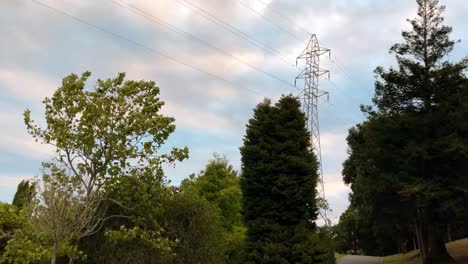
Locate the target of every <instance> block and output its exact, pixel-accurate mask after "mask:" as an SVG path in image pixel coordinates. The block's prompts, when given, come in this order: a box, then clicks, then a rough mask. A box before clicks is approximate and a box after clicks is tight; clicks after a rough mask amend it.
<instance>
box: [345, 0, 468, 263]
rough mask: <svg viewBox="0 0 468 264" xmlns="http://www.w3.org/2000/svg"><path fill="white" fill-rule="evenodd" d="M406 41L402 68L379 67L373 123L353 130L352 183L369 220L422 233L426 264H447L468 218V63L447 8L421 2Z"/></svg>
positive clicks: (397, 50)
mask: <svg viewBox="0 0 468 264" xmlns="http://www.w3.org/2000/svg"><path fill="white" fill-rule="evenodd" d="M417 3H418V17H417V18H416V19H413V20H409V22H410V23H411V25H412V30H411V31H407V32H403V34H402V35H403V38H404V40H405V41H404V42H403V43H401V44H396V45H394V46H393V47H392V48H391V52H392V53H394V54H395V56H396V59H397V63H398V67H397V68H390V69H388V70H385V69H384V68H382V67H379V68H377V69H376V74H377V76H378V80H377V82H376V89H375V90H376V93H375V97H374V100H373V101H374V103H375V105H376V106H377V109H376V110H374V109H372V107H364V108H363V110H364V111H365V112H367V113H368V114H369V118H368V120H367V121H366V122H365V123H363V124H361V125H358V126H357V127H356V128H355V129H353V130H351V131H350V136H349V137H348V144H349V146H350V153H351V156H350V158H349V159H348V160H347V161H346V162H345V164H344V170H343V173H344V180H345V182H347V183H352V189H353V193H354V195H353V201H352V203H353V204H354V205H355V206H357V207H359V209H360V211H361V212H362V213H363V214H365V216H366V217H370V218H373V219H375V220H376V221H379V222H380V223H384V224H385V225H387V226H395V227H397V231H401V232H402V233H404V232H407V230H408V227H411V228H412V229H413V230H414V233H415V235H416V238H417V244H418V245H419V247H420V251H421V256H422V259H423V262H424V263H445V262H446V261H450V256H449V255H448V253H447V250H446V248H445V244H444V239H445V238H446V237H447V233H446V230H447V225H448V224H450V223H451V222H452V221H453V220H454V219H460V217H462V216H461V214H462V213H461V212H463V209H460V208H464V207H466V202H465V201H466V190H467V189H468V175H467V171H468V167H467V162H466V160H467V159H468V151H467V149H468V141H467V137H466V135H467V134H468V127H467V125H466V124H468V104H466V100H467V99H468V89H467V87H468V85H467V83H468V82H467V78H466V75H465V72H466V69H467V68H468V60H467V59H464V60H461V61H459V62H450V61H448V60H447V55H449V54H450V52H451V51H452V50H453V47H454V44H455V42H454V41H452V40H451V39H450V37H449V34H450V33H451V31H452V29H451V28H450V27H447V26H444V25H443V24H442V23H443V21H444V19H443V17H442V13H443V11H444V10H445V7H444V6H440V5H439V3H438V1H437V0H418V1H417Z"/></svg>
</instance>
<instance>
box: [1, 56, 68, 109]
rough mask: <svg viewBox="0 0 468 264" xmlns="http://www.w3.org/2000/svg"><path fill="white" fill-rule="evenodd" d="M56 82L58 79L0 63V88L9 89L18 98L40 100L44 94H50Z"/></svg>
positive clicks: (55, 86)
mask: <svg viewBox="0 0 468 264" xmlns="http://www.w3.org/2000/svg"><path fill="white" fill-rule="evenodd" d="M58 84H59V82H58V80H53V79H50V78H47V77H45V76H44V75H41V74H38V73H35V72H31V71H26V70H23V69H20V68H17V67H9V66H6V65H0V87H1V88H0V89H2V90H6V91H10V92H12V93H13V94H15V95H16V96H18V97H20V98H27V99H29V100H33V101H35V102H40V101H42V100H43V99H44V98H45V97H46V96H51V95H52V93H53V91H54V90H55V89H56V88H57V86H58Z"/></svg>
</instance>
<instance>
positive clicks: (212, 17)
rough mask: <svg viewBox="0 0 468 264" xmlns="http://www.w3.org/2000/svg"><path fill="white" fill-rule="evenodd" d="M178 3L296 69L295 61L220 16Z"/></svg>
mask: <svg viewBox="0 0 468 264" xmlns="http://www.w3.org/2000/svg"><path fill="white" fill-rule="evenodd" d="M177 2H178V3H179V4H180V5H182V6H184V7H186V8H189V9H191V10H192V11H193V12H195V13H197V14H198V15H200V16H202V17H204V18H206V19H208V20H210V21H211V22H213V23H215V24H217V25H219V26H221V27H223V28H224V29H225V30H227V31H229V32H231V33H233V34H235V35H237V36H239V37H241V38H243V39H245V40H247V41H249V42H250V43H252V44H253V45H255V46H257V47H259V48H261V49H263V50H265V51H266V52H268V53H270V54H273V55H275V56H278V57H279V58H281V59H282V60H283V61H284V62H286V63H288V64H289V65H291V66H293V67H295V68H297V67H296V65H295V64H294V62H293V61H291V60H289V59H288V58H286V57H285V56H284V55H283V54H281V52H279V51H276V50H274V49H273V48H270V47H268V46H267V45H266V44H264V43H262V42H260V41H258V40H256V39H255V38H254V37H252V36H251V35H249V34H247V33H245V32H243V31H241V30H240V29H238V28H236V27H234V26H232V25H231V24H229V23H228V22H226V21H224V20H222V19H220V18H219V17H218V16H216V15H214V14H213V13H210V12H208V11H206V9H203V8H201V7H200V6H197V5H195V4H194V3H191V2H189V1H187V0H177Z"/></svg>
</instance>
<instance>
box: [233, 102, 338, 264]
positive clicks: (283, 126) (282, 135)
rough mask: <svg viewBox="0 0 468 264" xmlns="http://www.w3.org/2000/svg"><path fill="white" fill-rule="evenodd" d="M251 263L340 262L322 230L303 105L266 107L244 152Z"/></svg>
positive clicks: (258, 112) (259, 109)
mask: <svg viewBox="0 0 468 264" xmlns="http://www.w3.org/2000/svg"><path fill="white" fill-rule="evenodd" d="M241 155H242V175H241V189H242V193H243V199H242V205H243V217H244V221H245V223H246V226H247V229H248V231H247V241H246V261H247V263H275V264H279V263H334V257H333V254H332V249H331V248H330V247H329V245H327V244H326V242H327V240H326V239H324V238H323V237H322V236H323V234H320V233H319V232H318V231H317V227H316V226H315V224H314V220H316V218H317V210H318V209H317V191H316V186H317V181H318V173H317V168H318V166H317V159H316V157H315V155H314V154H313V152H312V150H311V145H310V140H309V133H308V131H307V129H306V126H305V116H304V114H303V113H302V112H301V110H300V103H299V102H298V100H297V99H295V98H294V97H292V96H286V97H282V98H281V100H280V101H279V102H278V103H276V104H275V105H272V103H271V101H270V100H265V101H264V102H262V103H260V104H259V105H258V106H257V107H256V109H255V110H254V117H253V118H252V119H251V120H250V121H249V124H248V125H247V132H246V136H245V138H244V145H243V147H241Z"/></svg>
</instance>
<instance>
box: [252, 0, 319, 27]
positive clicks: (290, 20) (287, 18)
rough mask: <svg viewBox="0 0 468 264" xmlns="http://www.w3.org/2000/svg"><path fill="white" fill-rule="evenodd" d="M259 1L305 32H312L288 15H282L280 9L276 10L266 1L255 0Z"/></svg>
mask: <svg viewBox="0 0 468 264" xmlns="http://www.w3.org/2000/svg"><path fill="white" fill-rule="evenodd" d="M256 1H258V2H260V3H262V4H263V5H264V6H265V8H267V9H269V10H271V11H272V12H273V13H275V14H277V15H278V16H279V17H281V18H283V19H285V20H287V21H289V22H290V23H292V24H294V25H296V26H297V27H298V28H300V29H301V30H302V31H304V32H305V33H307V34H309V35H312V33H310V32H309V31H308V30H307V29H305V28H304V27H303V26H301V25H299V24H298V23H296V22H295V21H294V20H292V19H291V18H289V17H288V16H286V15H283V14H282V13H281V12H280V11H277V10H276V9H275V8H273V7H271V6H270V5H269V4H268V3H265V2H264V1H262V0H256Z"/></svg>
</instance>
